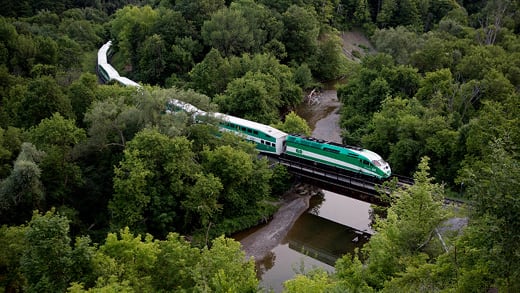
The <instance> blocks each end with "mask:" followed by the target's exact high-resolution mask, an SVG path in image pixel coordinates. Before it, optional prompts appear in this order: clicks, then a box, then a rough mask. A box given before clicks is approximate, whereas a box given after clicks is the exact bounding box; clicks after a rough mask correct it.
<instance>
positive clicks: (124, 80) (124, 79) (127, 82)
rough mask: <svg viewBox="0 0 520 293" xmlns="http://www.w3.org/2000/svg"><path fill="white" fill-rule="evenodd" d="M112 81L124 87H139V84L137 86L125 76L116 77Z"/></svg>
mask: <svg viewBox="0 0 520 293" xmlns="http://www.w3.org/2000/svg"><path fill="white" fill-rule="evenodd" d="M113 79H114V80H117V81H119V82H120V83H122V84H123V85H126V86H135V87H141V85H140V84H138V83H137V82H135V81H133V80H131V79H129V78H128V77H125V76H116V77H114V78H113Z"/></svg>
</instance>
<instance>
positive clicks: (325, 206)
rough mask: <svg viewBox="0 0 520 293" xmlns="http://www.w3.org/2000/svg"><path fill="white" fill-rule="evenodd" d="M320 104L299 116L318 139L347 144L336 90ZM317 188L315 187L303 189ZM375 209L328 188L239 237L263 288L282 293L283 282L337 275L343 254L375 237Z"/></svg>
mask: <svg viewBox="0 0 520 293" xmlns="http://www.w3.org/2000/svg"><path fill="white" fill-rule="evenodd" d="M316 101H317V103H316V104H314V105H308V104H306V105H302V107H300V108H299V109H298V110H297V113H298V115H300V116H301V117H303V118H304V119H306V120H307V122H308V123H309V125H310V126H311V128H312V129H313V133H312V135H313V136H314V137H317V138H321V139H325V140H329V141H334V142H341V137H340V129H339V126H338V122H339V117H340V115H339V114H338V111H339V106H340V103H339V102H338V101H337V98H336V92H335V91H333V90H327V91H324V92H323V93H321V94H320V95H319V97H318V99H317V100H316ZM300 188H304V189H305V188H308V189H313V188H312V187H305V186H303V187H300ZM371 211H372V209H371V207H370V204H369V203H365V202H362V201H359V200H356V199H353V198H349V197H346V196H342V195H339V194H336V193H334V192H330V191H327V190H318V191H313V192H309V193H305V194H304V195H300V196H296V197H291V198H289V199H288V200H287V201H286V203H284V204H283V205H282V207H281V209H280V211H279V212H278V213H277V214H276V215H275V216H274V218H273V220H272V221H271V223H269V224H268V225H266V226H262V227H256V228H253V229H251V230H249V231H245V232H242V233H240V234H237V235H235V239H237V240H239V241H240V242H241V243H242V246H243V247H244V250H245V251H246V255H247V256H254V257H255V260H256V267H257V275H258V277H259V278H260V280H261V281H260V284H261V286H262V288H264V289H266V291H267V290H272V291H274V292H282V290H283V282H284V281H286V280H289V279H292V278H294V277H295V275H296V274H297V273H301V272H305V271H308V270H310V269H312V268H318V267H319V268H322V269H325V270H327V271H330V272H332V271H334V262H335V261H336V260H337V259H338V258H340V257H341V256H342V255H344V254H347V253H353V252H354V249H355V248H361V247H362V246H363V244H364V243H366V242H367V241H368V238H369V236H370V235H371V234H372V232H373V231H372V230H371V227H370V223H371Z"/></svg>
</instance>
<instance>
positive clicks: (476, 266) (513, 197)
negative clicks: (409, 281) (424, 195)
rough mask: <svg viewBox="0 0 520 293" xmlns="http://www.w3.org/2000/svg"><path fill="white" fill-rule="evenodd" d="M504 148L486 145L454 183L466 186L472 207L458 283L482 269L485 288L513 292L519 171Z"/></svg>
mask: <svg viewBox="0 0 520 293" xmlns="http://www.w3.org/2000/svg"><path fill="white" fill-rule="evenodd" d="M506 145H507V144H506V142H501V141H496V142H494V143H492V144H491V145H489V147H488V149H489V153H488V154H487V155H486V156H485V157H484V158H485V159H484V160H483V161H474V162H473V163H472V164H468V165H466V166H465V168H463V169H462V172H461V176H460V178H459V179H458V181H460V182H464V185H466V186H468V188H467V191H466V192H467V194H468V195H469V196H471V199H472V200H473V206H474V210H473V211H474V214H473V215H472V219H473V221H474V223H473V225H472V228H471V229H470V230H469V231H468V234H467V235H465V237H463V240H462V241H463V242H462V244H463V245H464V247H467V248H468V249H469V250H468V253H467V254H466V255H464V257H465V258H464V261H465V263H464V266H469V267H467V271H466V272H464V273H465V274H464V276H463V278H461V280H462V281H464V280H465V279H467V278H469V277H470V274H475V273H477V272H478V271H479V270H482V269H486V270H487V273H486V276H487V278H488V279H487V280H486V279H482V281H484V282H485V284H487V286H490V287H491V286H498V287H503V288H504V290H506V291H507V290H509V291H515V290H517V289H518V284H517V283H516V282H515V281H514V280H517V279H518V277H519V276H520V271H519V270H518V269H517V268H516V266H515V265H514V264H515V263H518V261H519V259H518V251H519V250H520V247H519V241H518V240H519V239H518V237H519V236H518V235H520V226H519V224H518V221H517V217H516V216H515V215H516V214H517V213H518V212H519V210H518V209H519V207H520V205H519V202H518V201H519V199H518V196H517V194H518V190H520V185H519V182H520V181H519V179H520V173H519V170H520V169H519V166H518V164H519V162H518V158H516V157H514V153H511V152H510V151H506V149H505V146H506ZM493 279H494V280H495V281H494V282H492V281H491V280H493ZM463 285H467V284H463Z"/></svg>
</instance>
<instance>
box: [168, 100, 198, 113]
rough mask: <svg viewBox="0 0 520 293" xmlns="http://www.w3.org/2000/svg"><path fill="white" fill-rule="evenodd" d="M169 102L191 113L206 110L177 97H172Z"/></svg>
mask: <svg viewBox="0 0 520 293" xmlns="http://www.w3.org/2000/svg"><path fill="white" fill-rule="evenodd" d="M168 104H170V105H173V106H175V107H177V108H180V109H182V110H183V111H185V112H188V113H190V114H193V113H201V112H204V111H202V110H200V109H199V108H197V107H195V106H193V105H192V104H189V103H186V102H183V101H179V100H177V99H170V100H169V101H168Z"/></svg>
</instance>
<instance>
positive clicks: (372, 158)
mask: <svg viewBox="0 0 520 293" xmlns="http://www.w3.org/2000/svg"><path fill="white" fill-rule="evenodd" d="M353 151H354V152H357V153H360V154H362V155H363V156H365V157H366V158H367V159H368V160H369V161H379V160H381V159H382V158H381V156H380V155H378V154H377V153H374V152H373V151H371V150H367V149H362V150H353Z"/></svg>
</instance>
